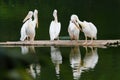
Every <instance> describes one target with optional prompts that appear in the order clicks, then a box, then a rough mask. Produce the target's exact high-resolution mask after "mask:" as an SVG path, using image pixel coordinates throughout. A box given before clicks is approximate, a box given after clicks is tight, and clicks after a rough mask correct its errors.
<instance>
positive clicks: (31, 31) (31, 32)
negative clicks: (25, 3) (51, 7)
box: [20, 9, 38, 41]
mask: <svg viewBox="0 0 120 80" xmlns="http://www.w3.org/2000/svg"><path fill="white" fill-rule="evenodd" d="M37 14H38V11H37V10H36V9H35V10H34V20H32V16H33V12H32V11H29V13H28V15H27V16H26V18H25V19H24V20H23V22H25V21H26V22H25V23H24V24H23V26H22V28H21V38H20V40H21V41H25V39H27V40H30V41H33V40H34V37H35V27H36V26H37V27H38V16H37Z"/></svg>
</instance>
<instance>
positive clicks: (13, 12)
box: [0, 0, 120, 41]
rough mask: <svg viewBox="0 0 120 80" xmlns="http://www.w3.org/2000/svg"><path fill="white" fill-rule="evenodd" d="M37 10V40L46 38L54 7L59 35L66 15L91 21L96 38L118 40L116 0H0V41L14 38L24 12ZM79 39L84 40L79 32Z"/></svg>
mask: <svg viewBox="0 0 120 80" xmlns="http://www.w3.org/2000/svg"><path fill="white" fill-rule="evenodd" d="M34 9H38V11H39V13H38V17H39V28H38V29H36V39H37V40H45V39H47V40H49V25H50V22H51V21H52V20H53V16H52V13H53V10H54V9H57V10H58V19H59V21H60V22H61V25H62V29H61V33H60V36H68V31H67V28H68V25H69V20H70V16H71V15H72V14H77V15H78V16H79V19H80V20H82V21H83V20H86V21H90V22H93V23H94V24H95V25H96V27H97V29H98V39H118V38H119V36H120V31H119V30H120V20H119V19H120V0H69V1H68V0H0V28H1V29H0V41H11V40H14V41H18V40H19V38H20V29H21V27H22V24H23V23H22V21H23V19H24V18H25V16H26V15H27V13H28V11H30V10H32V11H33V10H34ZM80 39H84V36H83V33H81V34H80Z"/></svg>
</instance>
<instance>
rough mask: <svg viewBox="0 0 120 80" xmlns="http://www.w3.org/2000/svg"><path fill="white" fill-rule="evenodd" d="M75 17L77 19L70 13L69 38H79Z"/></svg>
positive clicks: (78, 28)
mask: <svg viewBox="0 0 120 80" xmlns="http://www.w3.org/2000/svg"><path fill="white" fill-rule="evenodd" d="M77 19H78V17H77V15H72V16H71V20H70V22H69V26H68V33H69V36H70V38H71V40H78V39H79V34H80V27H79V24H78V22H77Z"/></svg>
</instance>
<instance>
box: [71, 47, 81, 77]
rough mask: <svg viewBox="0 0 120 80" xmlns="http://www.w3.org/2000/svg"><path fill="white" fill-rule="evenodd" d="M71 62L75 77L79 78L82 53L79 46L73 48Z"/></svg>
mask: <svg viewBox="0 0 120 80" xmlns="http://www.w3.org/2000/svg"><path fill="white" fill-rule="evenodd" d="M70 63H71V67H72V70H73V77H74V79H79V78H80V75H81V72H82V71H81V69H80V68H81V66H82V65H81V54H80V49H79V46H76V47H73V48H71V52H70Z"/></svg>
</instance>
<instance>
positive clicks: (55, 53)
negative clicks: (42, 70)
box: [51, 46, 62, 77]
mask: <svg viewBox="0 0 120 80" xmlns="http://www.w3.org/2000/svg"><path fill="white" fill-rule="evenodd" d="M51 60H52V62H53V64H54V65H55V70H56V75H57V76H58V77H59V75H60V64H62V55H61V52H60V50H59V48H57V47H54V46H51Z"/></svg>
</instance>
